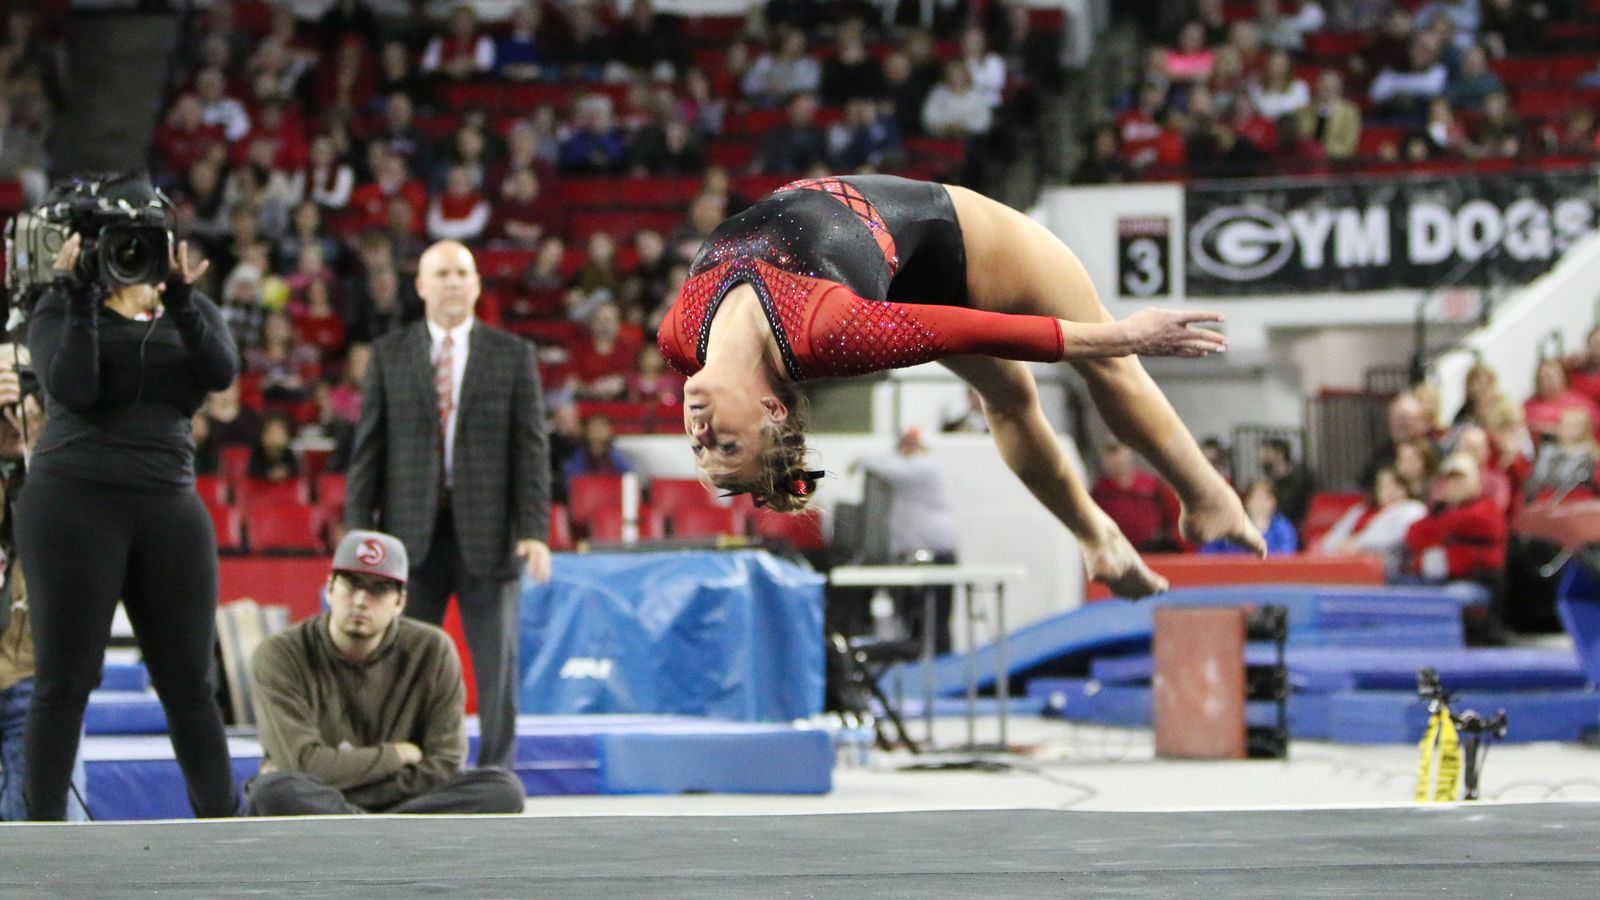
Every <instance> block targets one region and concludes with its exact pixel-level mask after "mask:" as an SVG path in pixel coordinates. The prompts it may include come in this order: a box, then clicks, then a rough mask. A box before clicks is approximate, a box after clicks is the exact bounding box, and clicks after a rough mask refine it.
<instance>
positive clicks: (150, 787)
mask: <svg viewBox="0 0 1600 900" xmlns="http://www.w3.org/2000/svg"><path fill="white" fill-rule="evenodd" d="M476 724H477V723H476V722H475V721H473V720H468V731H469V732H476ZM469 740H471V741H472V742H473V743H475V742H476V737H475V734H469ZM228 750H229V754H230V755H231V756H232V758H233V771H234V777H235V780H236V781H237V782H239V783H240V784H241V785H242V784H243V782H244V781H245V780H246V779H248V778H250V777H251V776H253V775H255V773H256V771H257V770H258V769H259V768H260V765H261V746H260V744H258V743H257V742H256V741H255V740H253V739H248V738H230V739H229V741H228ZM83 756H84V766H85V769H86V773H87V775H88V790H87V794H88V797H87V799H88V801H89V809H90V812H91V813H92V814H93V815H94V817H95V818H96V819H103V820H113V819H163V818H166V819H171V818H180V819H181V818H189V817H190V816H191V815H192V813H191V812H190V810H189V801H188V793H187V791H186V789H185V787H184V782H183V775H182V773H181V772H179V770H178V764H177V762H176V761H175V760H174V759H173V756H172V746H171V744H170V743H169V741H168V740H167V738H166V737H143V736H120V737H89V738H86V739H85V740H84V742H83ZM515 770H516V773H517V775H518V777H519V778H520V779H521V780H522V784H523V787H524V788H526V789H527V791H528V794H529V795H530V796H549V795H556V794H621V793H630V794H638V793H680V792H683V791H703V792H710V793H768V794H815V793H825V792H827V791H828V790H830V789H831V787H832V778H833V749H832V744H831V740H830V735H829V734H828V732H826V731H822V730H818V729H802V728H794V727H791V726H789V725H761V724H753V723H748V722H723V721H716V720H711V719H696V718H691V717H687V716H551V717H544V716H522V717H519V718H518V720H517V762H516V765H515Z"/></svg>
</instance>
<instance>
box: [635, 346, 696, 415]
mask: <svg viewBox="0 0 1600 900" xmlns="http://www.w3.org/2000/svg"><path fill="white" fill-rule="evenodd" d="M683 383H684V378H683V376H682V375H679V374H678V373H677V372H674V371H672V370H671V369H669V368H667V363H666V360H664V359H662V358H661V350H660V349H659V348H658V347H657V346H656V345H655V344H654V343H653V342H650V341H646V342H645V344H644V346H642V347H640V348H639V359H638V363H637V365H636V366H635V368H634V371H633V372H630V373H628V399H629V400H630V401H632V402H634V403H645V404H650V405H654V406H678V405H681V404H682V403H683Z"/></svg>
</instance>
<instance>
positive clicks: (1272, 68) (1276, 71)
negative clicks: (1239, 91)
mask: <svg viewBox="0 0 1600 900" xmlns="http://www.w3.org/2000/svg"><path fill="white" fill-rule="evenodd" d="M1250 94H1251V96H1252V97H1253V98H1254V99H1255V102H1256V109H1258V110H1260V112H1261V114H1262V115H1264V116H1266V117H1267V118H1269V119H1272V120H1273V121H1277V120H1278V119H1281V118H1283V117H1284V116H1288V115H1293V114H1295V113H1297V112H1299V111H1300V110H1302V109H1304V108H1306V106H1308V105H1309V104H1310V103H1311V88H1310V87H1308V86H1307V85H1306V83H1305V81H1304V80H1302V79H1300V78H1296V77H1295V74H1294V67H1293V66H1292V65H1290V63H1289V54H1288V53H1285V52H1284V51H1282V50H1274V51H1272V55H1271V56H1269V57H1267V69H1266V72H1265V73H1263V74H1262V76H1261V84H1260V85H1259V86H1256V85H1252V86H1251V89H1250Z"/></svg>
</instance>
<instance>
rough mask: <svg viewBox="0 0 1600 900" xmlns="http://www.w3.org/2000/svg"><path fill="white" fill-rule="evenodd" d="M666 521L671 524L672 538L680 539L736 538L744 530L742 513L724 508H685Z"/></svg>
mask: <svg viewBox="0 0 1600 900" xmlns="http://www.w3.org/2000/svg"><path fill="white" fill-rule="evenodd" d="M667 520H668V522H670V523H671V529H672V536H673V537H680V538H689V537H721V536H722V535H734V536H737V535H742V534H744V533H745V530H746V529H745V518H744V512H743V511H742V510H737V509H730V508H729V507H726V506H691V507H686V508H683V509H679V510H677V511H676V512H674V513H672V515H671V516H668V518H667Z"/></svg>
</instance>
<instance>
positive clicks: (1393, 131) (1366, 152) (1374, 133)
mask: <svg viewBox="0 0 1600 900" xmlns="http://www.w3.org/2000/svg"><path fill="white" fill-rule="evenodd" d="M1405 136H1406V130H1405V129H1404V128H1401V127H1398V126H1394V125H1366V126H1363V127H1362V129H1361V138H1360V139H1359V141H1358V142H1357V143H1356V155H1357V156H1377V155H1378V153H1379V151H1381V150H1382V149H1383V147H1384V145H1385V144H1393V145H1394V147H1395V149H1397V150H1398V149H1399V148H1400V142H1401V141H1403V140H1405Z"/></svg>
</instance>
